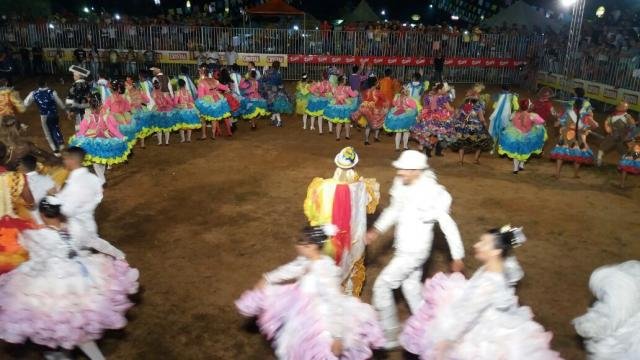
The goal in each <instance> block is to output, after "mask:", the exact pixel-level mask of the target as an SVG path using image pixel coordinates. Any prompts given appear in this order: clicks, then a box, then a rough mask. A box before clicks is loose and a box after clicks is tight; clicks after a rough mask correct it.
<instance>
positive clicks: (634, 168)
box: [618, 127, 640, 188]
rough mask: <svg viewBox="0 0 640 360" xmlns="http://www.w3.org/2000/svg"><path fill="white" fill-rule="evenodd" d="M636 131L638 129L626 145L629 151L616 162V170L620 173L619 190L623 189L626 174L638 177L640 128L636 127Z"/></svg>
mask: <svg viewBox="0 0 640 360" xmlns="http://www.w3.org/2000/svg"><path fill="white" fill-rule="evenodd" d="M636 129H638V130H636V132H637V133H636V134H635V136H634V137H633V138H632V140H631V141H630V142H629V143H628V144H627V146H628V147H629V151H628V152H627V153H626V154H624V155H622V158H621V159H620V161H619V162H618V170H620V172H621V173H622V180H621V181H620V187H621V188H624V187H625V182H626V180H627V174H631V175H640V131H639V130H640V128H638V127H636Z"/></svg>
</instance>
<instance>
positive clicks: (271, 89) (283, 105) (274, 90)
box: [260, 69, 293, 114]
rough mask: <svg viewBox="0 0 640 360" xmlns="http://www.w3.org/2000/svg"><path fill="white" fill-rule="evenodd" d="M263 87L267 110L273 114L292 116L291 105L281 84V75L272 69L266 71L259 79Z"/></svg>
mask: <svg viewBox="0 0 640 360" xmlns="http://www.w3.org/2000/svg"><path fill="white" fill-rule="evenodd" d="M260 82H261V83H263V84H264V86H265V90H266V91H265V97H266V99H267V108H268V110H269V111H270V112H271V113H273V114H292V113H293V105H292V104H291V100H289V95H288V94H287V92H286V91H285V89H284V85H283V83H282V74H281V73H280V71H276V70H273V69H270V70H268V71H267V72H266V73H265V74H264V76H263V77H262V78H261V79H260Z"/></svg>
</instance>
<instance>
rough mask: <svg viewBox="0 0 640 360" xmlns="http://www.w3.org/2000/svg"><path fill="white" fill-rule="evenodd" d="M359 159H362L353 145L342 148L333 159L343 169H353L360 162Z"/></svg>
mask: <svg viewBox="0 0 640 360" xmlns="http://www.w3.org/2000/svg"><path fill="white" fill-rule="evenodd" d="M358 161H360V159H359V158H358V154H357V153H356V150H355V149H354V148H353V146H348V147H346V148H344V149H342V150H340V152H339V153H338V154H337V155H336V157H335V159H334V160H333V162H334V163H335V164H336V166H337V167H339V168H341V169H352V168H354V167H355V166H356V165H357V164H358Z"/></svg>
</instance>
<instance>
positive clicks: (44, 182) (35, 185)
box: [25, 171, 56, 224]
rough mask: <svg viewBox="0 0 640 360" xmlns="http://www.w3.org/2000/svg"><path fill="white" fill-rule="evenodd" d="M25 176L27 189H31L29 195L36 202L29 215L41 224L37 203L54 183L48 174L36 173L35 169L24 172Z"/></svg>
mask: <svg viewBox="0 0 640 360" xmlns="http://www.w3.org/2000/svg"><path fill="white" fill-rule="evenodd" d="M25 176H26V177H27V182H28V183H29V190H31V195H33V200H34V203H35V204H36V210H32V211H31V217H32V218H33V219H34V220H35V221H36V222H37V223H38V224H42V219H41V218H40V211H38V209H37V208H38V204H40V200H42V199H43V198H44V197H45V196H47V192H48V191H49V190H51V189H53V188H54V187H55V186H56V184H55V183H54V182H53V179H52V178H51V177H50V176H49V175H42V174H38V172H36V171H31V172H28V173H26V174H25Z"/></svg>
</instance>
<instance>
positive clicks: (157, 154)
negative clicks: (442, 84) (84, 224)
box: [0, 83, 640, 359]
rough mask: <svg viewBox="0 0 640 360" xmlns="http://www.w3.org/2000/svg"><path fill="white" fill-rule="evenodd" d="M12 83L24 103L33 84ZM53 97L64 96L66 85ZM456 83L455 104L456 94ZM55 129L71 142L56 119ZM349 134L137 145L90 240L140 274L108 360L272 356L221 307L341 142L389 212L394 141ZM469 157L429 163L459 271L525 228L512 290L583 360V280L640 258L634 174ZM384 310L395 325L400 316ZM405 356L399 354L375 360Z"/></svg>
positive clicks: (12, 355)
mask: <svg viewBox="0 0 640 360" xmlns="http://www.w3.org/2000/svg"><path fill="white" fill-rule="evenodd" d="M18 87H19V89H20V90H21V94H22V95H23V96H26V93H27V92H28V90H31V89H32V88H34V87H35V85H34V84H33V83H29V84H25V83H20V84H19V85H18ZM56 88H58V89H59V92H60V93H61V95H64V94H66V86H64V87H63V86H59V85H56ZM456 88H457V90H458V94H460V96H459V99H458V102H459V101H461V96H462V94H464V92H465V91H466V89H467V86H466V85H459V86H457V87H456ZM63 89H64V90H63ZM21 118H22V119H26V120H27V122H28V123H30V124H31V127H30V128H29V130H28V133H29V136H30V137H31V138H32V139H34V141H36V142H38V143H39V144H41V145H45V144H44V141H43V139H42V133H41V129H40V125H39V119H38V117H37V112H36V109H35V106H33V107H31V108H30V109H29V111H28V113H27V114H25V115H23V116H22V117H21ZM598 120H599V121H601V120H603V116H602V115H599V116H598ZM63 122H64V132H65V134H66V135H67V136H69V135H71V131H72V130H71V124H70V122H69V121H68V120H66V119H65V120H64V121H63ZM362 136H363V133H362V132H357V131H355V132H354V133H353V134H352V139H351V140H350V141H345V140H342V141H340V142H336V141H335V140H334V137H333V135H329V134H325V135H323V136H319V135H318V134H317V133H316V132H313V133H312V132H309V131H306V132H305V131H303V130H302V129H301V124H300V120H299V119H297V118H296V119H294V118H293V117H287V118H286V119H285V127H284V128H274V127H271V126H269V125H268V124H267V122H266V121H262V122H260V124H259V129H258V130H257V131H255V132H251V131H249V126H248V124H246V123H241V124H240V129H239V131H238V132H237V133H236V134H235V135H234V137H233V139H218V140H216V141H212V140H207V141H204V142H202V141H194V142H193V143H191V144H179V143H177V141H178V136H177V134H174V135H173V137H172V142H173V143H172V144H171V146H169V147H157V146H155V145H154V144H155V139H149V140H148V146H147V149H145V150H142V149H139V148H136V150H135V156H133V157H132V158H131V159H130V161H129V162H128V164H126V165H123V166H117V167H114V168H113V169H112V170H111V171H109V172H108V174H107V177H108V187H107V188H106V190H105V197H104V201H103V202H102V204H101V205H100V207H99V209H98V212H97V214H96V216H97V221H98V224H99V228H100V233H101V235H102V236H103V237H104V238H105V239H108V240H109V241H111V242H112V243H113V244H114V245H116V246H117V247H119V248H120V249H122V250H123V251H124V252H125V253H126V254H127V259H128V261H129V262H130V263H131V265H132V266H134V267H137V268H138V269H139V270H140V273H141V279H140V283H141V291H140V294H139V295H138V296H137V297H136V302H137V304H136V306H135V307H134V308H133V309H132V310H131V311H130V312H129V319H130V322H129V325H128V326H127V327H126V329H124V330H123V331H115V332H109V333H108V334H106V336H105V337H104V338H103V339H102V340H100V342H99V345H100V347H101V348H102V350H103V352H104V354H105V355H106V357H107V358H109V359H273V358H274V355H273V352H272V350H271V349H270V346H269V344H268V343H267V342H266V341H265V340H264V339H263V338H262V336H261V335H260V334H259V333H258V332H257V328H256V327H255V325H254V323H253V322H252V321H250V320H247V319H244V318H242V317H241V316H240V315H238V313H237V312H236V310H235V307H234V305H233V302H234V300H235V299H237V298H238V297H239V296H240V294H241V293H242V292H243V291H244V290H245V289H248V288H250V287H252V286H253V285H254V284H255V282H256V281H257V280H258V279H259V277H260V274H262V273H263V272H265V271H268V270H271V269H273V268H275V267H277V266H279V265H281V264H284V263H285V262H287V261H289V260H291V259H293V257H294V256H295V254H294V247H293V240H292V239H293V238H294V236H295V235H296V234H297V232H298V231H299V229H300V228H301V227H302V226H303V225H304V222H305V217H304V215H303V212H302V202H303V200H304V197H305V193H306V189H307V185H308V184H309V182H310V181H311V180H312V178H313V177H316V176H322V177H330V176H331V175H332V173H333V170H334V164H333V157H334V155H335V154H336V153H337V152H338V151H339V150H340V149H341V148H342V147H344V146H347V145H353V146H355V147H356V150H357V151H358V153H359V155H360V159H361V160H360V165H359V171H360V173H361V174H362V175H364V176H366V177H374V178H377V179H378V181H379V182H380V184H381V190H382V202H381V206H380V209H382V208H383V207H384V206H386V205H387V204H388V198H389V196H388V190H389V186H390V184H391V181H392V178H393V176H394V170H393V169H392V168H391V166H390V162H391V161H392V160H393V159H394V158H396V156H397V153H396V152H394V149H393V139H392V138H391V137H386V136H383V139H382V140H383V141H382V143H374V144H373V145H372V146H368V147H365V146H363V142H362ZM195 137H197V135H196V134H194V139H195ZM554 139H555V138H554V137H553V135H552V136H550V141H549V142H548V146H550V145H551V143H552V142H553V141H554ZM471 160H472V159H468V163H467V164H465V166H464V167H460V166H458V165H457V163H456V162H457V158H456V155H455V154H453V153H446V156H445V157H443V158H433V159H431V160H430V162H431V165H432V166H433V168H434V169H435V171H436V172H437V174H438V176H439V178H440V181H441V183H442V184H444V185H445V186H446V187H447V189H448V190H449V192H450V193H451V194H452V196H453V199H454V202H453V218H454V219H455V220H456V222H457V223H458V226H459V227H460V230H461V232H462V235H463V240H464V243H465V248H466V250H467V254H468V256H467V258H466V259H465V262H466V265H467V269H466V274H467V275H471V274H472V273H473V271H474V270H475V269H476V268H477V267H478V265H479V264H478V262H477V261H475V260H474V259H473V257H472V245H473V243H474V242H475V241H476V239H477V238H478V236H479V235H480V234H481V233H482V232H483V231H484V230H486V229H488V228H492V227H495V226H499V225H502V224H505V223H511V224H514V225H522V226H524V228H525V231H526V234H527V235H528V237H529V241H528V242H527V244H526V245H525V246H523V247H521V248H519V249H517V251H516V254H517V256H518V259H519V261H520V262H521V264H522V266H523V268H524V270H525V273H526V275H525V278H524V279H523V280H522V282H521V283H520V284H519V285H518V295H519V297H520V301H521V303H522V304H524V305H528V306H530V307H531V308H532V309H533V311H534V313H535V315H536V320H537V321H539V322H540V323H541V324H542V325H544V327H545V328H546V329H548V330H549V331H552V332H553V334H554V339H553V348H554V349H555V350H557V351H559V352H560V353H561V354H562V356H563V357H564V358H566V359H584V358H585V357H586V356H585V352H584V350H583V348H582V345H581V341H580V339H579V338H578V337H577V335H576V333H575V331H574V329H573V327H572V325H571V319H573V318H574V317H576V316H578V315H580V314H582V313H583V312H584V311H585V310H586V309H587V307H588V306H589V304H590V303H591V301H592V297H591V294H590V292H589V290H588V279H589V275H590V274H591V272H592V271H593V270H594V269H595V268H596V267H598V266H601V265H605V264H610V263H617V262H621V261H625V260H629V259H633V258H635V259H637V258H640V242H639V241H638V229H640V216H639V215H640V202H639V201H640V178H637V177H630V178H629V189H627V190H620V189H619V188H617V187H616V186H615V185H616V184H618V182H619V174H618V172H617V171H616V170H615V166H614V165H613V164H614V163H615V162H616V161H617V159H616V156H612V157H609V158H608V162H609V164H610V165H608V166H606V167H604V168H602V169H594V168H585V169H584V171H582V173H581V175H582V178H581V179H572V178H571V169H570V168H569V167H567V168H566V169H564V172H563V174H562V178H561V179H560V180H555V179H553V178H552V177H551V174H552V172H553V169H554V165H553V163H552V162H550V161H549V160H548V158H547V157H546V156H543V157H542V158H539V159H534V160H532V161H531V162H530V163H529V164H528V167H527V169H526V171H524V172H522V173H521V174H520V175H517V176H514V175H512V174H511V161H510V160H508V159H501V158H497V157H493V156H490V155H488V154H483V157H482V159H481V164H480V165H473V164H471ZM391 236H392V235H391V234H388V235H387V236H385V237H384V239H382V240H381V241H379V242H378V243H377V244H375V245H373V246H371V247H370V248H369V249H368V251H367V279H368V280H367V282H366V287H365V289H364V293H363V296H362V298H363V300H364V301H367V302H370V300H371V288H372V285H373V280H374V279H375V278H376V276H377V275H378V273H379V272H380V271H381V269H382V268H383V267H384V266H385V264H387V262H388V261H389V259H390V256H391V254H392V250H391V248H390V247H391V241H392V239H391ZM447 261H448V249H447V245H446V242H445V241H444V240H443V239H442V236H439V238H438V239H437V240H436V246H435V248H434V250H433V254H432V256H431V261H430V262H429V263H428V264H427V265H426V266H425V275H428V276H431V275H433V274H434V273H436V272H439V271H447V269H448V267H447ZM398 299H399V306H400V308H401V311H402V313H401V314H402V316H403V318H405V317H406V316H407V306H406V304H405V303H404V300H402V297H401V295H399V296H398ZM41 350H42V348H39V347H36V346H16V345H7V344H4V343H3V344H2V345H0V358H3V359H37V358H39V357H40V351H41ZM78 356H80V355H79V354H78ZM405 357H407V354H403V353H402V352H400V351H397V352H393V353H390V354H388V356H387V358H388V359H403V358H405Z"/></svg>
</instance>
